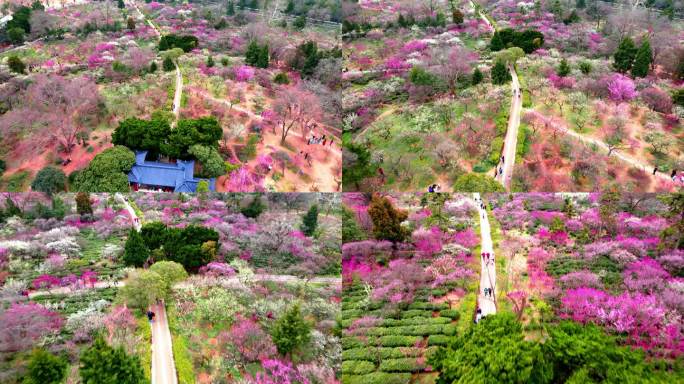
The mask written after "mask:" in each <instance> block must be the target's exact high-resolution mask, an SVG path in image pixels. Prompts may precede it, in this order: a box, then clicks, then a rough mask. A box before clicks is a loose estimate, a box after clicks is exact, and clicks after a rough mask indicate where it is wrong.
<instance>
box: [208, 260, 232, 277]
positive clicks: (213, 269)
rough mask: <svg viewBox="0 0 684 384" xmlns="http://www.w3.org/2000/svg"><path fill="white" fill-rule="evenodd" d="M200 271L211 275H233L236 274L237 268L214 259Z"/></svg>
mask: <svg viewBox="0 0 684 384" xmlns="http://www.w3.org/2000/svg"><path fill="white" fill-rule="evenodd" d="M199 273H200V274H203V275H209V276H233V275H235V269H234V268H233V267H231V266H230V265H228V264H226V263H221V262H218V261H212V262H211V263H209V264H207V265H205V266H202V267H201V268H200V270H199Z"/></svg>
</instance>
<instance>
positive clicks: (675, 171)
mask: <svg viewBox="0 0 684 384" xmlns="http://www.w3.org/2000/svg"><path fill="white" fill-rule="evenodd" d="M670 177H671V178H672V181H675V179H676V178H677V170H676V169H673V170H672V174H671V175H670Z"/></svg>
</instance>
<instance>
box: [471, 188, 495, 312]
mask: <svg viewBox="0 0 684 384" xmlns="http://www.w3.org/2000/svg"><path fill="white" fill-rule="evenodd" d="M473 197H474V199H475V203H476V205H477V207H478V214H479V215H480V242H481V247H480V252H482V253H489V254H490V255H491V259H492V261H489V262H486V261H485V260H484V259H483V258H482V256H481V255H477V257H479V258H480V291H479V293H478V299H477V301H478V303H479V308H480V309H481V310H482V316H483V317H484V316H487V315H490V314H495V313H496V264H495V262H494V260H495V259H494V243H493V242H492V234H491V229H490V227H489V218H488V217H487V211H486V210H485V209H482V207H480V202H482V198H481V197H480V194H479V193H474V194H473ZM485 288H492V292H493V294H492V297H485V295H484V289H485Z"/></svg>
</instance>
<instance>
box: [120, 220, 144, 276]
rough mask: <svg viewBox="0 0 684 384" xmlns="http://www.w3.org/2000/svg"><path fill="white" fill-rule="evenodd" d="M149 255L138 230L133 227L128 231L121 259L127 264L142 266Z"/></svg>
mask: <svg viewBox="0 0 684 384" xmlns="http://www.w3.org/2000/svg"><path fill="white" fill-rule="evenodd" d="M149 257H150V250H149V248H147V246H146V245H145V241H143V238H142V236H141V235H140V232H138V231H136V230H135V229H134V228H131V230H130V231H129V232H128V239H126V245H125V246H124V254H123V261H124V263H125V264H126V265H127V266H134V267H142V266H143V265H144V264H145V262H146V261H147V259H148V258H149Z"/></svg>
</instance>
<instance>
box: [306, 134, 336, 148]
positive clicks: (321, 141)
mask: <svg viewBox="0 0 684 384" xmlns="http://www.w3.org/2000/svg"><path fill="white" fill-rule="evenodd" d="M326 143H328V145H330V146H331V147H332V144H333V140H332V139H329V138H326V137H325V134H323V136H320V137H318V136H316V135H312V136H311V137H310V138H309V140H307V141H306V144H307V145H311V144H321V145H323V146H324V147H325V144H326Z"/></svg>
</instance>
